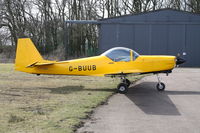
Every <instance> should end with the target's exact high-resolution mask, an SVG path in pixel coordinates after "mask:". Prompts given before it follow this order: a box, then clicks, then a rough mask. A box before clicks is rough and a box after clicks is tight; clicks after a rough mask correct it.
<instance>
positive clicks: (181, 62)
mask: <svg viewBox="0 0 200 133" xmlns="http://www.w3.org/2000/svg"><path fill="white" fill-rule="evenodd" d="M185 62H186V60H185V59H183V58H180V57H177V58H176V65H180V64H183V63H185Z"/></svg>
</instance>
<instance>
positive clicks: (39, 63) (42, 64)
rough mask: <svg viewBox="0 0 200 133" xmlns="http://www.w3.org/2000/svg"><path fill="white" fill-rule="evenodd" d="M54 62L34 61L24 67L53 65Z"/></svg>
mask: <svg viewBox="0 0 200 133" xmlns="http://www.w3.org/2000/svg"><path fill="white" fill-rule="evenodd" d="M55 63H57V62H55V61H44V62H34V63H32V64H30V65H28V66H26V67H36V66H47V65H53V64H55Z"/></svg>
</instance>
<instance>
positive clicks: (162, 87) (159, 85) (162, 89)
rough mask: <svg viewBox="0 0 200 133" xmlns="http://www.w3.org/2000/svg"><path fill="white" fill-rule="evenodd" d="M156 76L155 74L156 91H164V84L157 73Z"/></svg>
mask: <svg viewBox="0 0 200 133" xmlns="http://www.w3.org/2000/svg"><path fill="white" fill-rule="evenodd" d="M156 76H157V79H158V83H157V85H156V88H157V90H158V91H164V90H165V84H164V83H162V82H161V81H160V77H159V75H158V74H156Z"/></svg>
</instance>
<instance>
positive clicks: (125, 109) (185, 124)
mask: <svg viewBox="0 0 200 133" xmlns="http://www.w3.org/2000/svg"><path fill="white" fill-rule="evenodd" d="M160 76H161V81H162V82H164V83H165V85H166V88H165V91H164V92H158V91H157V90H156V87H155V86H156V84H157V78H156V76H148V77H145V78H143V79H142V80H140V81H138V82H136V83H135V84H134V85H133V86H131V87H130V88H129V91H128V93H127V94H126V95H123V94H115V95H114V96H112V97H111V98H110V99H109V100H108V104H106V105H102V106H100V107H98V108H97V109H96V110H95V111H94V114H93V115H92V117H91V119H90V120H87V121H86V123H85V124H84V126H83V127H82V128H80V129H78V131H77V132H78V133H161V132H162V133H200V69H189V68H178V69H174V70H173V73H172V74H170V75H169V76H165V75H163V74H161V75H160Z"/></svg>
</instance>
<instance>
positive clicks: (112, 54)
mask: <svg viewBox="0 0 200 133" xmlns="http://www.w3.org/2000/svg"><path fill="white" fill-rule="evenodd" d="M101 55H103V56H107V57H108V58H110V59H111V60H113V61H115V62H119V61H126V62H128V61H131V60H135V59H136V58H137V57H138V56H139V54H138V53H137V52H135V51H133V50H132V49H129V48H124V47H115V48H112V49H109V50H107V51H106V52H104V53H103V54H101ZM131 56H132V58H131Z"/></svg>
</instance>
